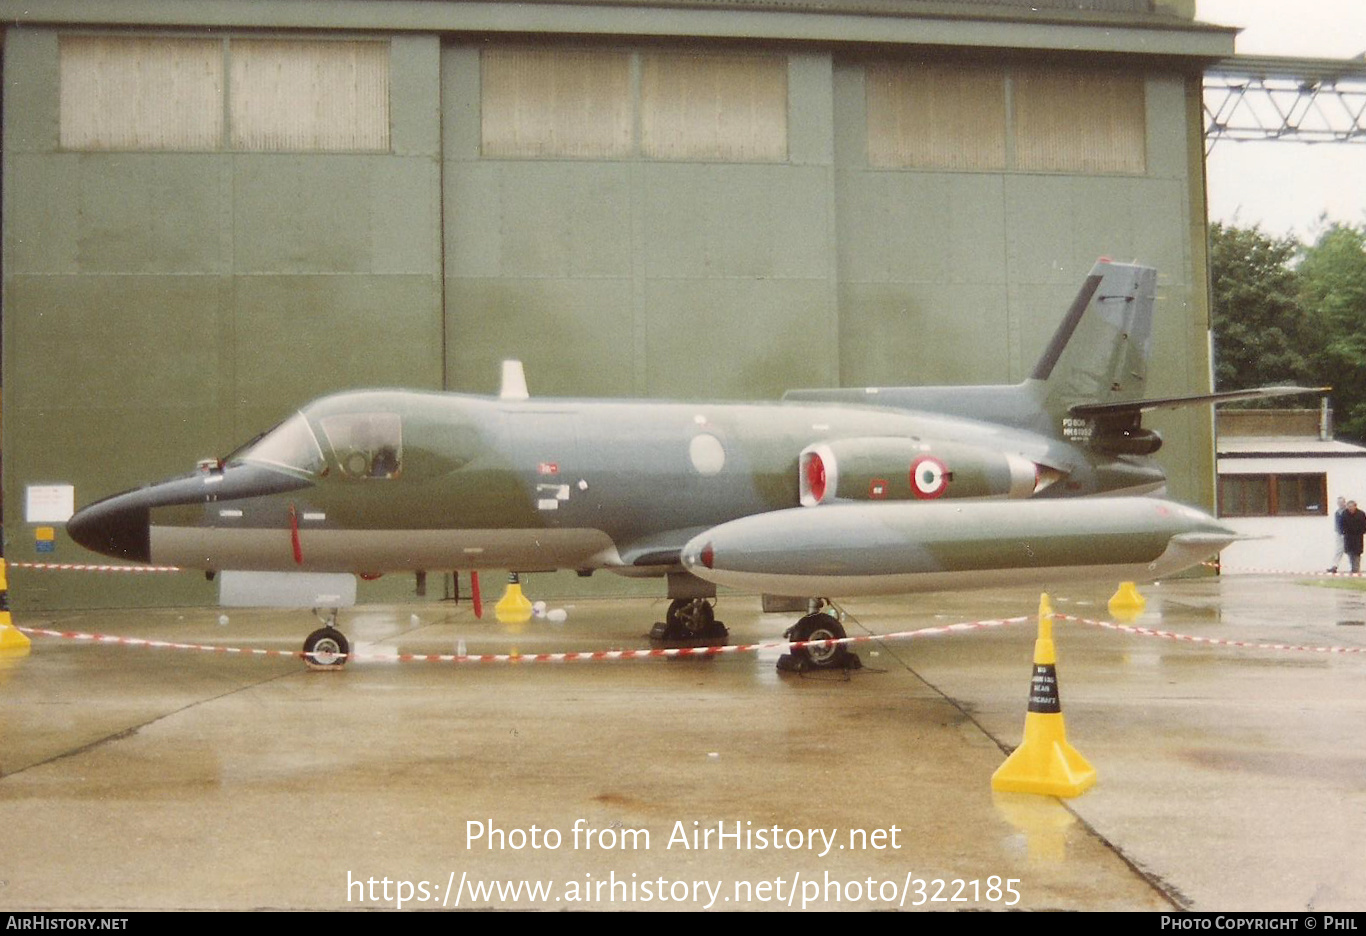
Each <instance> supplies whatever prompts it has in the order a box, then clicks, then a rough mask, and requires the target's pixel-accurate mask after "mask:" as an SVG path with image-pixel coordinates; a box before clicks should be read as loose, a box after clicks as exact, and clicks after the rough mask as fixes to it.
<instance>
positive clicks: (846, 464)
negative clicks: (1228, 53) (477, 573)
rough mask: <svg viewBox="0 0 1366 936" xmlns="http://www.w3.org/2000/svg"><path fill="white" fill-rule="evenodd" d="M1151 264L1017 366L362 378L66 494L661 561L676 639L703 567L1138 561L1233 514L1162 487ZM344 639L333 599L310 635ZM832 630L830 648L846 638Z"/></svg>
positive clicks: (174, 537)
mask: <svg viewBox="0 0 1366 936" xmlns="http://www.w3.org/2000/svg"><path fill="white" fill-rule="evenodd" d="M1155 289H1156V272H1155V271H1154V270H1152V269H1149V268H1144V267H1140V266H1133V265H1124V264H1118V263H1112V262H1109V261H1106V260H1102V261H1100V262H1098V263H1097V264H1096V266H1095V267H1094V268H1093V269H1092V271H1091V273H1090V274H1089V275H1088V276H1087V277H1086V280H1085V282H1084V283H1083V285H1082V287H1081V290H1080V292H1079V293H1078V294H1077V297H1076V299H1075V300H1074V301H1073V303H1072V305H1071V307H1070V308H1069V309H1068V310H1067V313H1066V315H1065V317H1064V318H1063V321H1062V323H1061V325H1060V326H1059V327H1058V329H1057V332H1056V334H1055V335H1054V336H1053V338H1052V340H1051V342H1050V343H1049V345H1048V346H1047V348H1046V349H1045V350H1044V352H1043V354H1042V356H1041V357H1040V358H1039V361H1038V363H1037V364H1036V365H1035V367H1034V369H1033V371H1032V373H1031V374H1030V375H1029V377H1028V379H1026V380H1025V381H1024V382H1023V383H1020V384H1018V385H1011V386H971V387H967V386H965V387H896V388H876V387H869V388H858V389H825V390H800V391H789V392H788V393H787V394H786V395H785V396H784V397H783V399H782V400H781V401H775V402H770V403H721V402H714V403H705V402H703V403H685V402H658V401H649V402H643V401H634V402H624V401H615V400H573V399H536V398H532V397H530V396H529V394H528V393H527V392H526V383H525V378H524V377H523V376H522V374H521V371H520V366H518V365H512V366H505V370H504V385H503V391H502V393H500V395H499V396H497V397H488V396H475V395H468V394H457V393H431V392H411V391H404V390H366V391H357V392H348V393H339V394H336V395H333V396H328V397H324V398H322V399H320V400H317V401H315V402H313V403H310V404H308V405H307V406H305V407H304V408H303V409H301V410H300V411H298V412H297V413H295V414H294V415H293V416H291V417H289V418H288V419H287V420H285V421H284V422H283V423H281V424H280V425H279V426H277V427H276V428H274V429H272V430H270V431H269V432H267V433H265V434H264V435H263V436H261V437H260V438H259V439H257V440H255V441H253V442H251V443H249V444H248V445H246V446H244V447H243V448H241V449H239V450H238V451H237V452H234V453H233V454H231V455H229V456H227V457H226V458H223V459H211V460H209V461H208V462H206V463H201V465H200V468H199V470H196V471H195V472H193V473H191V474H188V475H185V476H182V477H178V478H174V479H171V480H168V481H164V482H161V483H159V484H153V485H150V486H148V487H143V488H140V489H137V490H133V491H128V492H125V493H122V494H118V495H115V496H113V497H109V498H106V499H104V500H101V501H98V502H96V503H94V504H91V505H89V506H87V507H85V508H84V509H82V510H80V511H78V512H77V513H76V514H75V515H74V516H73V517H72V518H71V520H70V522H69V523H68V524H67V531H68V533H69V534H70V535H71V537H72V539H73V540H75V541H76V542H77V543H80V544H81V545H83V546H85V547H86V548H88V549H91V550H94V551H96V552H100V553H103V554H105V555H109V556H113V557H118V558H122V559H126V560H132V561H136V562H153V563H158V564H169V565H176V566H180V567H182V568H190V569H203V570H206V571H208V572H214V571H218V570H289V571H295V572H326V573H336V572H352V573H358V574H359V573H385V572H396V571H422V570H429V569H437V570H450V569H475V570H477V569H506V570H514V571H519V572H533V571H538V570H552V569H573V570H576V571H578V572H579V573H581V574H583V575H589V574H591V573H593V572H594V571H596V570H600V569H607V570H610V571H612V572H615V573H618V574H621V575H626V576H658V577H663V578H665V579H666V580H667V583H668V595H669V597H670V598H671V599H673V602H672V604H671V605H670V608H669V613H668V615H667V620H666V623H667V625H668V627H667V628H666V629H665V636H668V637H673V638H681V637H687V636H690V635H706V634H708V633H710V632H712V631H713V630H714V629H715V628H716V623H715V621H714V617H713V612H712V599H714V598H715V595H716V585H717V584H724V585H734V586H738V587H741V588H747V589H753V590H757V591H761V592H765V593H771V594H775V595H784V596H790V597H796V598H799V599H810V600H811V602H812V603H811V605H810V606H809V607H808V612H809V613H808V614H807V615H806V616H805V617H803V618H802V619H801V620H800V621H799V622H798V623H797V625H795V626H794V627H793V628H792V629H791V630H789V632H788V634H789V636H790V638H791V639H793V640H809V639H821V638H828V637H842V636H844V633H843V630H842V628H841V627H840V625H839V623H838V621H837V620H835V618H833V617H831V616H830V615H828V614H824V613H816V612H817V611H819V604H818V601H819V600H823V599H831V598H836V597H844V596H853V595H862V594H880V593H890V592H906V591H914V590H924V589H941V588H947V587H963V586H968V587H981V586H987V585H990V584H992V583H996V582H1012V583H1024V582H1031V583H1035V582H1036V583H1039V584H1041V585H1043V584H1047V583H1048V582H1050V581H1052V582H1057V581H1064V580H1065V581H1069V582H1070V581H1075V580H1077V579H1079V578H1094V579H1097V580H1105V581H1117V580H1120V579H1151V578H1155V577H1159V576H1165V575H1169V574H1171V573H1174V572H1176V571H1179V570H1181V569H1183V568H1186V567H1188V566H1191V565H1193V564H1195V563H1197V562H1199V561H1201V560H1203V559H1205V558H1207V557H1208V556H1210V555H1212V554H1213V553H1215V552H1217V551H1218V550H1219V549H1221V548H1222V547H1224V546H1226V545H1227V544H1228V543H1229V542H1231V541H1232V540H1234V539H1235V538H1236V536H1235V534H1234V533H1233V532H1231V531H1230V530H1228V529H1226V528H1224V527H1223V526H1221V525H1220V524H1219V523H1217V522H1216V521H1215V520H1214V519H1213V518H1212V517H1209V516H1207V515H1206V514H1203V513H1201V512H1200V511H1197V510H1194V509H1193V508H1190V507H1186V506H1182V505H1179V504H1175V503H1171V502H1168V501H1165V500H1161V499H1157V498H1152V497H1147V498H1133V497H1126V496H1122V495H1133V494H1150V493H1154V492H1159V491H1160V490H1161V489H1162V488H1163V487H1164V484H1165V476H1164V474H1163V472H1162V470H1161V469H1160V468H1159V467H1158V466H1157V465H1156V464H1154V463H1153V462H1152V461H1151V460H1150V459H1149V457H1148V456H1150V455H1152V454H1153V453H1154V452H1155V451H1157V449H1158V447H1159V446H1160V445H1161V440H1160V439H1159V438H1158V436H1157V434H1156V433H1154V432H1153V431H1151V430H1149V429H1145V428H1143V426H1142V422H1141V418H1142V413H1143V412H1144V411H1147V410H1150V409H1154V408H1157V407H1164V406H1182V405H1188V404H1192V403H1204V402H1210V401H1215V400H1221V399H1232V398H1240V397H1247V396H1254V395H1265V394H1268V393H1276V392H1285V391H1280V390H1268V391H1243V392H1238V393H1233V394H1211V395H1203V396H1197V397H1182V398H1168V399H1160V400H1151V399H1143V396H1142V391H1143V387H1144V383H1145V379H1146V373H1147V359H1148V355H1149V349H1150V344H1151V335H1152V318H1153V307H1154V294H1155ZM304 650H305V653H306V654H307V655H313V656H314V657H315V658H316V659H319V660H322V659H329V660H330V659H340V660H342V661H343V662H344V659H345V654H346V653H347V642H346V639H345V637H344V636H343V635H342V634H341V633H340V632H339V631H337V630H336V629H335V627H333V626H331V625H330V624H329V626H328V627H324V628H322V629H320V630H317V631H315V632H314V633H312V634H310V635H309V637H308V640H307V641H306V642H305V644H304ZM834 656H835V654H834V653H833V652H831V653H827V654H824V655H821V654H817V657H818V659H816V660H815V662H817V663H830V662H833V657H834Z"/></svg>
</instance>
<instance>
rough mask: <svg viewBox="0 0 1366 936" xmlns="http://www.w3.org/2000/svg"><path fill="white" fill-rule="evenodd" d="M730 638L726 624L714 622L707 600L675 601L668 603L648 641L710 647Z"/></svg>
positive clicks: (677, 599)
mask: <svg viewBox="0 0 1366 936" xmlns="http://www.w3.org/2000/svg"><path fill="white" fill-rule="evenodd" d="M729 636H730V631H728V630H726V625H725V624H723V623H721V622H720V621H718V620H716V612H715V609H714V606H713V604H712V602H711V600H710V599H707V598H675V599H674V600H673V601H671V602H669V610H668V611H667V612H665V614H664V620H663V621H662V622H659V623H657V624H655V626H654V627H652V628H651V629H650V639H651V640H664V641H668V642H669V643H683V644H689V645H697V644H712V643H715V642H716V641H718V640H722V641H724V640H725V639H727V638H728V637H729Z"/></svg>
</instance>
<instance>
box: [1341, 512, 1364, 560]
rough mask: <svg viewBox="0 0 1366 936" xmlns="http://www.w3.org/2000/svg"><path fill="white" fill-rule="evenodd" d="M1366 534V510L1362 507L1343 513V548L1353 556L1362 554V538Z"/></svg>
mask: <svg viewBox="0 0 1366 936" xmlns="http://www.w3.org/2000/svg"><path fill="white" fill-rule="evenodd" d="M1363 536H1366V512H1363V511H1362V509H1361V508H1360V507H1358V508H1357V509H1356V510H1349V511H1347V512H1346V513H1345V514H1343V515H1342V548H1343V549H1344V550H1345V551H1346V552H1347V553H1348V554H1349V555H1353V556H1360V555H1361V540H1362V537H1363Z"/></svg>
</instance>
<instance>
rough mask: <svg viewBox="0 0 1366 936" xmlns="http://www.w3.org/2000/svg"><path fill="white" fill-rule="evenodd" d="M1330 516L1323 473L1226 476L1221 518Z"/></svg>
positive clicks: (1222, 483) (1222, 482) (1222, 478)
mask: <svg viewBox="0 0 1366 936" xmlns="http://www.w3.org/2000/svg"><path fill="white" fill-rule="evenodd" d="M1327 514H1328V476H1327V475H1325V474H1323V473H1311V472H1306V473H1295V474H1223V475H1220V476H1219V515H1220V516H1221V517H1323V516H1327Z"/></svg>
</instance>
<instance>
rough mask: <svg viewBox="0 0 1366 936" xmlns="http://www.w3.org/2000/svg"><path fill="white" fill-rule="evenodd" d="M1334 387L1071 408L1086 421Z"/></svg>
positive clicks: (1234, 392) (1229, 392) (1261, 389)
mask: <svg viewBox="0 0 1366 936" xmlns="http://www.w3.org/2000/svg"><path fill="white" fill-rule="evenodd" d="M1332 389H1333V388H1332V387H1257V388H1255V389H1251V390H1226V391H1224V392H1222V393H1202V394H1198V395H1196V396H1175V397H1154V398H1152V399H1147V400H1125V401H1122V402H1118V403H1079V404H1077V405H1076V406H1072V407H1069V408H1068V412H1069V413H1070V414H1071V415H1073V416H1078V417H1081V418H1083V419H1103V418H1105V417H1107V416H1126V415H1136V414H1139V413H1150V412H1152V411H1153V410H1159V409H1179V408H1180V407H1183V406H1199V405H1200V404H1202V403H1216V404H1217V403H1230V402H1232V401H1234V400H1267V399H1271V398H1273V397H1280V396H1296V395H1298V394H1302V393H1318V394H1323V393H1328V392H1329V391H1330V390H1332Z"/></svg>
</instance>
